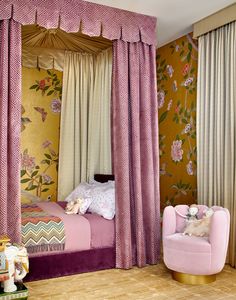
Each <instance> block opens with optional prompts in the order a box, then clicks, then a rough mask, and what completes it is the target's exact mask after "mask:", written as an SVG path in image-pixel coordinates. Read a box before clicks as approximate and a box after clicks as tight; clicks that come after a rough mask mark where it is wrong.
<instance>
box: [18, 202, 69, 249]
mask: <svg viewBox="0 0 236 300" xmlns="http://www.w3.org/2000/svg"><path fill="white" fill-rule="evenodd" d="M21 233H22V243H23V244H24V246H25V247H26V248H27V250H28V252H29V253H35V252H41V251H55V250H63V249H64V246H65V228H64V223H63V222H62V220H61V219H60V218H58V217H55V216H52V215H49V214H48V213H47V212H45V211H43V210H42V209H41V208H40V207H39V206H38V205H37V204H30V205H28V204H24V205H22V206H21Z"/></svg>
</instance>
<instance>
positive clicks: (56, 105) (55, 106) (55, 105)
mask: <svg viewBox="0 0 236 300" xmlns="http://www.w3.org/2000/svg"><path fill="white" fill-rule="evenodd" d="M51 110H52V112H54V113H57V114H58V113H60V112H61V100H60V99H53V100H52V102H51Z"/></svg>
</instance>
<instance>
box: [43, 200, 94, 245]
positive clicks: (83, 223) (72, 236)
mask: <svg viewBox="0 0 236 300" xmlns="http://www.w3.org/2000/svg"><path fill="white" fill-rule="evenodd" d="M38 206H39V207H41V208H42V209H43V210H45V211H46V212H48V213H49V214H51V215H53V216H56V217H59V218H60V219H61V220H62V221H63V223H64V226H65V233H66V243H65V251H79V250H87V249H90V241H91V229H90V224H89V221H88V220H87V219H86V218H84V217H83V216H81V215H67V214H66V213H65V211H64V209H63V208H62V207H60V206H59V205H58V204H57V203H55V202H40V203H38Z"/></svg>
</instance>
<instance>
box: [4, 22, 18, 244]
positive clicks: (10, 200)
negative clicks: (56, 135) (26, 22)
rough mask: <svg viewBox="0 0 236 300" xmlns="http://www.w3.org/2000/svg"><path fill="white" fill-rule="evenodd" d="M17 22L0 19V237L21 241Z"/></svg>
mask: <svg viewBox="0 0 236 300" xmlns="http://www.w3.org/2000/svg"><path fill="white" fill-rule="evenodd" d="M20 41H21V25H20V24H19V23H18V22H15V21H14V20H3V21H0V149H1V151H0V166H1V167H0V236H1V235H3V234H7V235H8V236H9V237H10V238H11V241H12V242H20V241H21V232H20V230H21V213H20V128H21V42H20Z"/></svg>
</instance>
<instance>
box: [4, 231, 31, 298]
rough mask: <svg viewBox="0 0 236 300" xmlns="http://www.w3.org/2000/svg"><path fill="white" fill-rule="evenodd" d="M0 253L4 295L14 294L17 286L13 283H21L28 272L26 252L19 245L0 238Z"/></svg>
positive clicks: (6, 238)
mask: <svg viewBox="0 0 236 300" xmlns="http://www.w3.org/2000/svg"><path fill="white" fill-rule="evenodd" d="M0 252H1V270H0V281H2V286H3V290H4V293H12V292H16V291H17V286H16V285H15V283H14V281H15V280H16V281H21V280H22V279H23V278H24V277H25V276H26V274H27V273H28V272H29V259H28V253H27V250H26V248H25V247H23V246H21V245H17V244H11V243H10V239H9V238H8V237H6V236H3V237H0ZM1 273H2V276H1ZM11 299H14V298H11Z"/></svg>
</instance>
